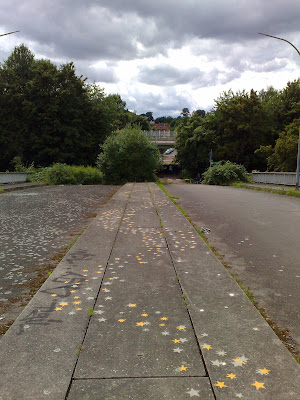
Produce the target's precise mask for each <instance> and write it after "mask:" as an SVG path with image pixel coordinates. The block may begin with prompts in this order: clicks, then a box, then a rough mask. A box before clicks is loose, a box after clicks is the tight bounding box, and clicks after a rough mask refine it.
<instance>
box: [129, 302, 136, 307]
mask: <svg viewBox="0 0 300 400" xmlns="http://www.w3.org/2000/svg"><path fill="white" fill-rule="evenodd" d="M128 307H136V304H131V303H130V304H128Z"/></svg>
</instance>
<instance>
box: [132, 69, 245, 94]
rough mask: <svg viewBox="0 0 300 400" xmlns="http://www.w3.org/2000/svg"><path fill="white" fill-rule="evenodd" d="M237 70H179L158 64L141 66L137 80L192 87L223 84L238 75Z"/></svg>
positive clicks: (160, 84) (152, 83) (150, 83)
mask: <svg viewBox="0 0 300 400" xmlns="http://www.w3.org/2000/svg"><path fill="white" fill-rule="evenodd" d="M240 75H241V74H240V72H239V71H237V70H229V71H220V70H218V69H216V68H215V69H214V70H212V71H210V72H204V71H201V70H200V69H198V68H188V69H184V70H181V69H179V68H176V67H173V66H172V65H167V64H164V65H158V66H156V67H146V66H145V67H142V68H141V69H140V73H139V75H138V80H139V81H140V82H142V83H145V84H148V85H156V86H162V87H165V86H171V87H174V86H176V85H182V84H188V83H189V84H191V85H192V87H193V89H199V88H202V87H208V86H215V85H217V84H225V83H227V82H230V81H231V80H233V79H236V78H239V77H240Z"/></svg>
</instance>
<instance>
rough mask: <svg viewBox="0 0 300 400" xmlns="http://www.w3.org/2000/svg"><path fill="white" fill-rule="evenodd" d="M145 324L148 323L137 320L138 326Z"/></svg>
mask: <svg viewBox="0 0 300 400" xmlns="http://www.w3.org/2000/svg"><path fill="white" fill-rule="evenodd" d="M144 325H146V324H145V322H137V323H136V326H144Z"/></svg>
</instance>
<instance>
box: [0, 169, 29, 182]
mask: <svg viewBox="0 0 300 400" xmlns="http://www.w3.org/2000/svg"><path fill="white" fill-rule="evenodd" d="M31 174H32V172H0V184H1V183H17V182H26V180H27V177H28V176H29V175H31Z"/></svg>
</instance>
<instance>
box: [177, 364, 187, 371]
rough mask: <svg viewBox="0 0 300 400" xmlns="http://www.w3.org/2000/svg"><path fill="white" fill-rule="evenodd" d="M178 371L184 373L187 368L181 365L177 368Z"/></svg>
mask: <svg viewBox="0 0 300 400" xmlns="http://www.w3.org/2000/svg"><path fill="white" fill-rule="evenodd" d="M179 369H180V371H186V370H187V367H185V366H184V365H182V366H181V367H179Z"/></svg>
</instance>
